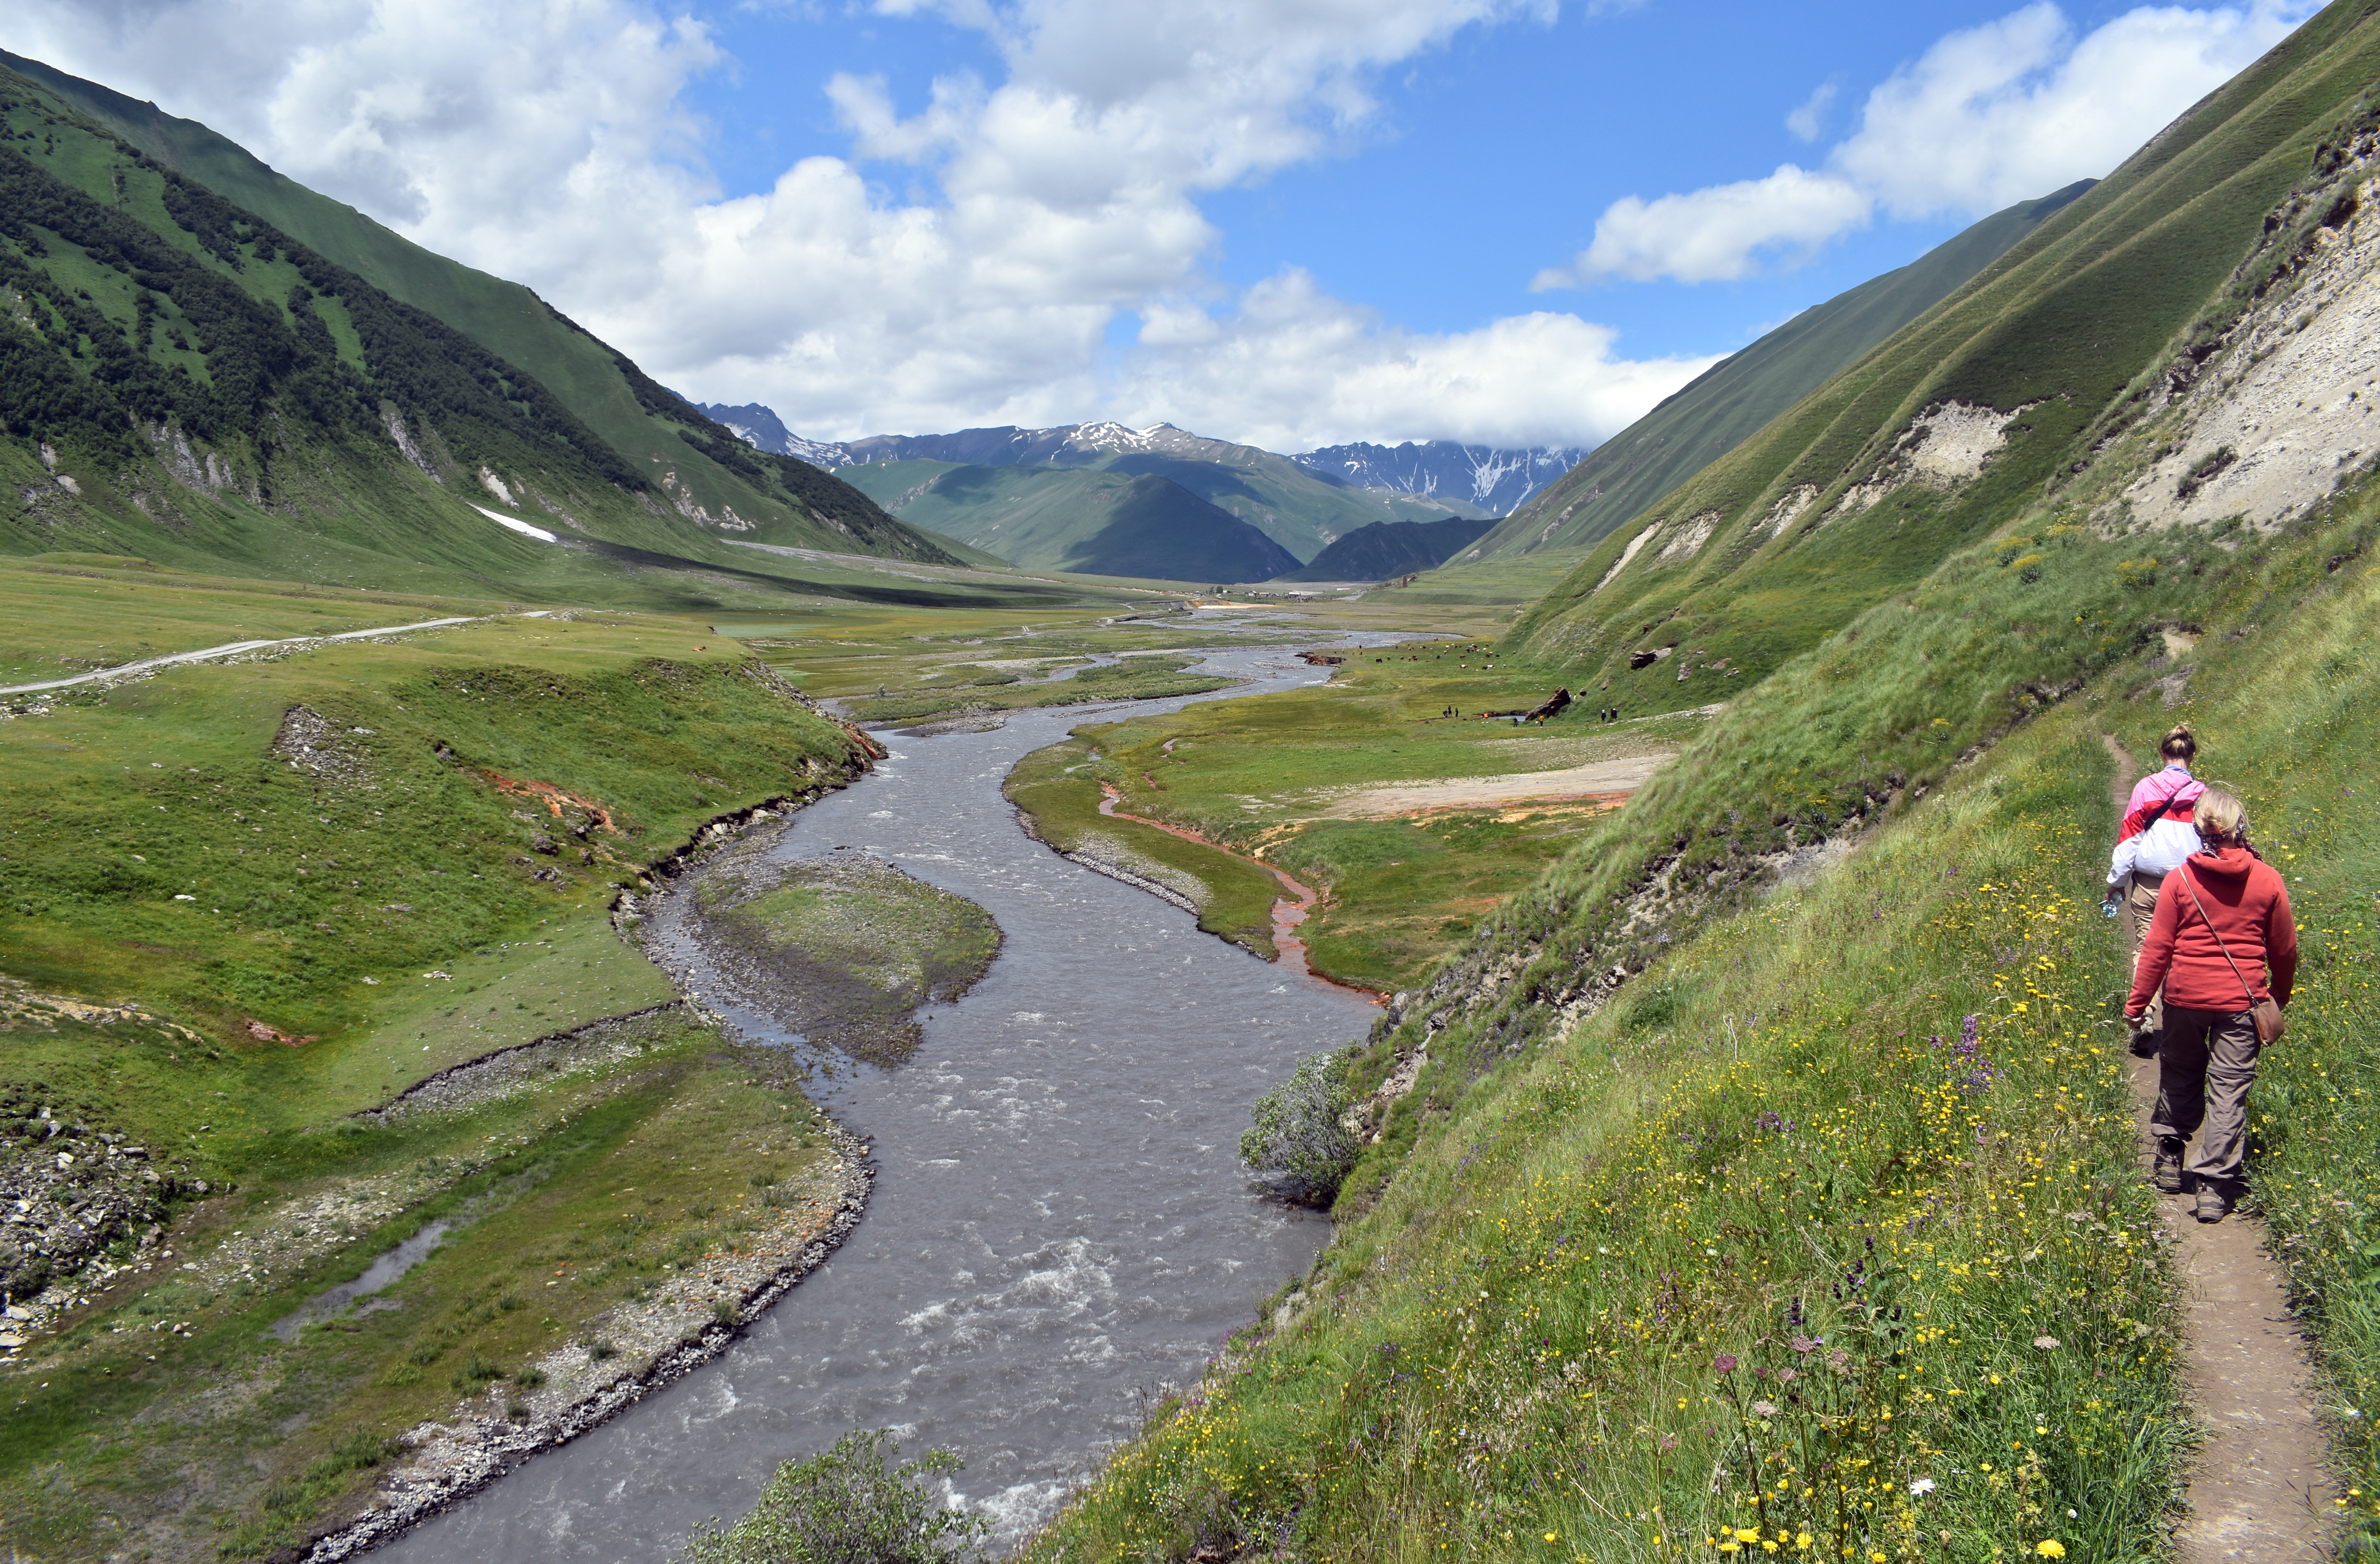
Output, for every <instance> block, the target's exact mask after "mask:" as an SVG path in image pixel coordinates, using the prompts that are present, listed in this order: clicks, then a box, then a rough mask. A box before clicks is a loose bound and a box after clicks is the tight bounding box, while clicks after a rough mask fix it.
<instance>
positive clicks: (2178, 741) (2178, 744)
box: [2157, 722, 2198, 766]
mask: <svg viewBox="0 0 2380 1564" xmlns="http://www.w3.org/2000/svg"><path fill="white" fill-rule="evenodd" d="M2157 753H2158V754H2160V755H2162V756H2164V757H2165V758H2167V759H2168V760H2179V761H2180V762H2181V763H2182V764H2183V765H2185V766H2187V765H2189V764H2190V763H2191V762H2192V760H2195V759H2197V758H2198V740H2197V738H2196V736H2195V735H2193V734H2192V733H2191V731H2190V724H2189V723H2187V722H2183V723H2180V725H2178V726H2177V727H2175V729H2174V730H2173V732H2171V733H2169V734H2166V735H2165V738H2164V739H2163V741H2162V742H2160V743H2159V744H2158V745H2157Z"/></svg>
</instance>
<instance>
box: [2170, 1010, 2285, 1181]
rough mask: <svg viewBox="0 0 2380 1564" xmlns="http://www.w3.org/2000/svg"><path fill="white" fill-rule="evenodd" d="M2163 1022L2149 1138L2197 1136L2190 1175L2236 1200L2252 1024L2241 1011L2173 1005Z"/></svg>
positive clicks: (2258, 1048) (2251, 1078)
mask: <svg viewBox="0 0 2380 1564" xmlns="http://www.w3.org/2000/svg"><path fill="white" fill-rule="evenodd" d="M2165 1021H2166V1030H2165V1044H2164V1046H2163V1047H2161V1048H2160V1049H2157V1100H2156V1111H2155V1112H2154V1113H2152V1114H2151V1115H2149V1134H2153V1135H2155V1136H2156V1137H2157V1138H2158V1139H2160V1140H2180V1141H2186V1140H2188V1139H2189V1138H2190V1137H2191V1135H2192V1134H2193V1133H2198V1149H2197V1151H2196V1152H2194V1153H2192V1156H2191V1158H2190V1161H2189V1170H2190V1171H2191V1172H2192V1173H2194V1174H2195V1175H2197V1177H2198V1179H2199V1182H2202V1183H2211V1184H2214V1185H2215V1186H2216V1188H2218V1189H2220V1190H2221V1191H2222V1192H2223V1193H2224V1194H2228V1195H2232V1196H2235V1197H2236V1196H2237V1195H2238V1194H2239V1192H2240V1185H2241V1183H2242V1182H2243V1181H2242V1179H2241V1177H2240V1156H2241V1153H2242V1152H2243V1151H2244V1150H2245V1149H2246V1147H2247V1141H2248V1088H2249V1087H2251V1086H2253V1085H2255V1084H2256V1055H2257V1054H2258V1053H2260V1052H2262V1051H2263V1049H2264V1045H2263V1044H2262V1043H2260V1042H2258V1041H2257V1040H2256V1023H2255V1021H2254V1019H2253V1017H2252V1016H2250V1015H2249V1014H2248V1012H2245V1011H2240V1012H2236V1013H2233V1014H2225V1013H2223V1012H2219V1011H2211V1010H2185V1009H2183V1008H2182V1007H2181V1006H2180V1005H2176V1006H2174V1007H2173V1008H2172V1009H2171V1010H2169V1011H2168V1012H2166V1016H2165ZM2202 1126H2203V1133H2200V1132H2201V1131H2202Z"/></svg>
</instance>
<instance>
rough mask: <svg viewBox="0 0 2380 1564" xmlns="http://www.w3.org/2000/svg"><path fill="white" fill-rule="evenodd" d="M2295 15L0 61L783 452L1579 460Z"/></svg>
mask: <svg viewBox="0 0 2380 1564" xmlns="http://www.w3.org/2000/svg"><path fill="white" fill-rule="evenodd" d="M2304 11H2305V7H2304V6H2301V5H2298V6H2295V8H2291V4H2290V3H2289V0H2236V3H2233V4H2229V5H2223V4H2205V5H2198V6H2191V5H2186V4H2185V5H2174V6H2154V7H2152V6H2119V5H2096V6H2094V5H2085V4H2080V3H2077V4H2068V5H2063V6H2060V5H2056V4H2052V3H2050V0H2034V3H2032V4H2029V5H2024V4H2015V3H2010V0H2000V3H1998V4H1986V3H1976V0H1945V3H1941V4H1937V5H1934V6H1905V5H1902V6H1889V5H1881V4H1865V3H1859V4H1852V3H1846V4H1839V5H1836V6H1828V7H1825V8H1823V9H1821V8H1812V7H1780V6H1774V5H1757V4H1745V3H1740V0H1640V3H1636V4H1633V5H1613V4H1611V3H1610V0H1597V3H1590V4H1575V3H1573V4H1560V3H1558V0H1135V4H1133V5H1128V6H1119V5H1117V4H1115V3H1114V0H736V3H733V4H720V3H716V0H695V3H693V4H691V5H687V4H683V3H681V4H678V5H655V4H652V3H650V0H17V3H16V4H13V5H12V6H10V7H9V8H8V9H7V12H6V14H5V15H0V45H5V46H6V47H8V48H11V49H15V50H18V51H19V52H22V53H27V54H31V55H37V56H39V57H42V58H45V59H48V60H50V61H52V62H53V63H55V64H57V65H59V66H61V67H65V68H67V69H69V70H75V71H78V72H79V73H81V74H84V75H87V76H91V77H94V78H96V79H101V80H104V81H107V82H108V83H109V84H110V85H113V86H115V87H117V88H118V89H120V90H122V91H128V92H132V93H134V94H135V95H137V96H140V97H154V98H156V99H157V100H158V101H159V102H160V103H162V104H163V105H164V106H165V107H166V108H168V109H171V110H173V111H174V112H176V113H180V114H184V115H190V116H191V117H194V118H199V119H202V120H205V121H206V122H208V123H209V124H211V125H213V126H215V127H217V128H219V129H222V130H223V131H225V133H226V134H229V135H232V136H233V137H235V138H236V139H239V140H241V141H242V142H243V143H244V144H246V145H248V146H249V147H250V148H251V149H252V150H254V151H256V152H258V153H259V154H260V155H261V156H263V157H265V158H266V159H267V161H269V162H272V163H273V164H275V165H276V166H278V167H280V168H282V169H284V170H285V172H288V173H290V174H291V175H293V176H296V177H297V178H300V179H302V180H304V181H306V182H307V183H309V184H311V185H313V186H315V187H316V188H321V189H323V190H325V191H327V192H329V193H331V194H334V195H336V196H338V197H339V198H340V199H342V200H349V201H352V202H353V203H354V204H356V205H357V206H358V207H359V208H360V209H362V210H363V211H365V212H370V213H371V214H373V215H374V216H377V217H379V218H381V219H382V220H383V221H384V222H387V223H389V224H392V225H393V226H395V227H397V228H398V229H399V230H400V231H402V232H405V233H407V235H409V236H412V237H414V238H416V239H419V241H420V242H422V243H424V244H428V245H430V246H431V247H432V248H434V249H440V250H443V251H444V252H445V253H448V254H452V255H455V256H456V257H457V258H459V259H462V260H465V261H468V262H470V263H471V264H474V265H478V266H480V267H483V268H485V269H487V270H489V271H492V272H496V273H502V274H504V275H506V276H512V277H516V278H518V279H520V280H522V281H525V282H528V284H530V285H532V286H534V287H536V288H538V289H539V291H540V293H542V294H544V295H545V296H546V297H548V298H551V299H553V301H554V302H556V303H557V304H558V305H560V306H561V307H562V308H563V309H565V310H567V311H569V312H570V313H572V314H573V315H574V316H576V317H577V318H578V319H580V320H581V321H584V322H585V323H587V324H588V325H589V327H590V328H591V329H593V330H595V331H597V332H598V333H600V334H601V335H603V336H604V337H606V338H607V339H608V340H611V341H613V342H614V343H616V344H617V345H619V346H622V347H624V348H625V349H626V350H627V351H629V352H630V353H632V354H633V355H635V356H636V357H637V359H638V360H639V361H640V362H641V363H643V364H644V365H645V366H646V367H647V368H648V369H650V370H653V371H654V372H655V373H656V374H658V375H660V376H662V378H663V379H665V380H667V381H668V382H670V383H672V384H674V385H677V386H679V387H681V388H682V389H685V390H686V391H688V392H689V393H692V394H697V395H699V396H702V397H705V398H707V399H710V400H718V401H735V402H741V401H746V400H758V401H762V402H766V403H769V404H770V405H771V406H775V407H777V409H778V410H779V412H780V413H781V414H782V415H783V417H784V418H785V419H786V421H787V422H788V423H789V424H790V425H792V426H793V427H794V428H795V429H796V430H800V431H802V432H805V433H808V434H811V435H814V436H820V437H831V436H849V435H855V434H861V433H869V432H880V431H907V432H917V431H925V430H936V429H947V428H955V427H960V426H963V425H968V424H983V423H996V422H1020V423H1051V422H1071V421H1075V420H1079V419H1085V418H1100V417H1114V418H1123V419H1124V420H1126V421H1131V422H1135V423H1138V422H1147V421H1152V420H1154V419H1156V418H1168V419H1171V420H1172V421H1173V422H1175V423H1178V424H1182V425H1183V426H1184V427H1187V428H1193V429H1196V430H1199V431H1201V432H1205V433H1211V434H1216V435H1220V436H1225V437H1229V438H1234V439H1244V440H1248V441H1251V442H1253V443H1262V444H1267V445H1270V446H1272V447H1274V448H1276V449H1299V448H1303V447H1304V446H1306V445H1310V444H1317V443H1328V442H1330V441H1336V440H1342V439H1355V438H1368V439H1383V440H1390V439H1397V438H1405V437H1417V438H1432V437H1452V438H1460V439H1466V440H1477V441H1486V442H1490V443H1507V444H1512V443H1594V442H1596V441H1598V440H1600V439H1603V438H1605V437H1608V436H1609V434H1611V433H1613V432H1615V431H1616V430H1618V429H1619V428H1620V427H1621V426H1623V425H1624V424H1625V423H1627V422H1628V421H1629V420H1630V419H1631V418H1634V417H1635V416H1637V415H1638V414H1639V413H1641V412H1642V411H1643V410H1645V408H1646V407H1648V406H1650V405H1651V404H1652V403H1653V402H1654V401H1657V400H1658V398H1659V397H1660V396H1662V395H1665V394H1668V392H1669V391H1670V390H1672V389H1674V388H1675V387H1676V386H1677V385H1678V384H1680V383H1682V382H1683V381H1684V380H1685V379H1687V378H1690V377H1691V376H1692V375H1693V374H1694V373H1696V372H1698V371H1699V370H1701V369H1702V368H1703V367H1705V366H1706V364H1707V363H1708V362H1710V361H1711V359H1712V358H1713V357H1714V356H1717V355H1720V354H1724V353H1727V352H1729V351H1731V350H1733V349H1735V348H1737V347H1740V346H1743V344H1744V343H1746V342H1748V341H1750V340H1751V339H1752V338H1753V337H1755V336H1756V335H1757V334H1758V333H1760V332H1762V331H1764V330H1766V329H1767V328H1769V327H1771V326H1774V325H1776V324H1778V323H1779V322H1780V321H1783V320H1785V319H1787V318H1788V317H1790V316H1791V314H1792V313H1794V312H1795V311H1796V310H1799V309H1804V308H1807V307H1808V306H1810V305H1812V304H1815V303H1817V302H1819V301H1821V300H1823V299H1825V298H1827V297H1831V296H1832V295H1833V294H1835V293H1837V292H1840V291H1841V290H1842V289H1843V288H1846V287H1849V286H1851V285H1854V284H1856V283H1859V282H1861V281H1864V279H1866V278H1868V277H1870V276H1873V275H1875V274H1876V273H1879V272H1883V271H1886V270H1888V269H1890V268H1892V267H1894V266H1898V265H1900V264H1903V263H1905V262H1906V261H1910V260H1912V259H1913V258H1915V257H1916V256H1917V255H1919V254H1922V253H1923V252H1924V251H1925V249H1929V248H1930V247H1932V246H1933V245H1935V244H1937V243H1939V242H1940V241H1941V240H1942V239H1944V238H1946V237H1948V236H1949V235H1951V234H1953V233H1955V232H1956V231H1958V229H1959V228H1961V226H1963V225H1964V224H1966V223H1967V222H1969V221H1972V220H1973V217H1975V216H1979V215H1982V214H1984V213H1985V212H1989V211H1992V210H1996V209H1997V208H1998V207H1999V206H2001V205H2005V204H2007V203H2008V202H2009V201H2011V200H2019V199H2023V198H2027V197H2031V196H2034V195H2039V194H2044V193H2046V191H2047V190H2049V189H2052V188H2057V187H2058V186H2060V185H2062V184H2065V183H2066V182H2068V181H2069V180H2070V179H2072V178H2075V177H2080V176H2092V175H2098V174H2104V173H2106V172H2107V170H2108V169H2109V168H2111V167H2112V166H2113V165H2114V164H2116V163H2117V162H2119V161H2120V159H2121V158H2122V157H2123V156H2124V155H2125V154H2127V153H2128V152H2130V151H2131V149H2132V148H2133V147H2135V146H2137V145H2138V144H2139V143H2140V142H2141V141H2142V140H2143V139H2146V138H2147V137H2148V136H2149V135H2151V134H2153V133H2154V132H2155V130H2156V129H2158V128H2159V127H2162V126H2163V125H2164V124H2165V123H2167V122H2168V120H2169V119H2170V118H2171V117H2172V116H2173V115H2174V114H2176V113H2178V112H2179V111H2180V109H2181V108H2183V107H2186V106H2187V105H2188V104H2189V103H2192V102H2193V101H2195V100H2196V99H2197V98H2198V97H2200V96H2201V95H2203V94H2204V92H2205V91H2208V90H2210V89H2211V88H2213V87H2214V86H2216V85H2217V84H2219V83H2220V82H2221V81H2222V80H2223V79H2226V78H2227V77H2228V76H2229V75H2230V74H2231V73H2233V72H2234V71H2236V70H2237V69H2239V68H2240V67H2241V66H2243V65H2244V64H2246V63H2247V62H2248V61H2250V60H2252V59H2253V58H2254V57H2255V56H2256V55H2259V54H2261V53H2262V52H2263V51H2264V50H2265V49H2266V48H2269V47H2270V46H2271V45H2272V44H2273V43H2274V42H2277V41H2278V40H2279V39H2280V38H2281V37H2283V36H2285V35H2286V33H2287V31H2288V30H2289V28H2290V27H2291V26H2293V25H2294V24H2295V22H2296V21H2297V20H2298V19H2299V18H2300V17H2301V15H2302V14H2304ZM1797 111H1798V113H1797Z"/></svg>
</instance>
